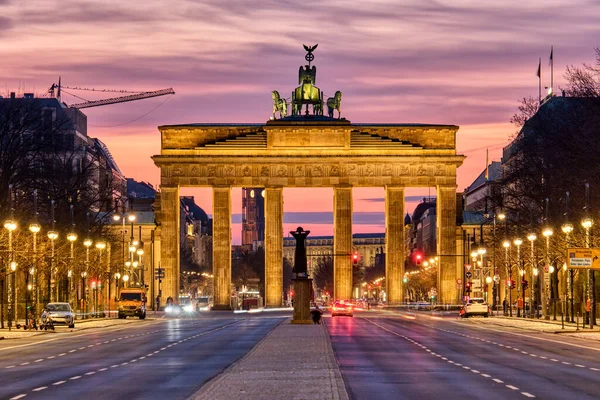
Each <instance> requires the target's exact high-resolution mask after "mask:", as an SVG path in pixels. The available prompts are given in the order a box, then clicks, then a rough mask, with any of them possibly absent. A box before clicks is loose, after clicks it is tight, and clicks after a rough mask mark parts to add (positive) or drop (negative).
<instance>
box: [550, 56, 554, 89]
mask: <svg viewBox="0 0 600 400" xmlns="http://www.w3.org/2000/svg"><path fill="white" fill-rule="evenodd" d="M550 94H551V95H554V46H550Z"/></svg>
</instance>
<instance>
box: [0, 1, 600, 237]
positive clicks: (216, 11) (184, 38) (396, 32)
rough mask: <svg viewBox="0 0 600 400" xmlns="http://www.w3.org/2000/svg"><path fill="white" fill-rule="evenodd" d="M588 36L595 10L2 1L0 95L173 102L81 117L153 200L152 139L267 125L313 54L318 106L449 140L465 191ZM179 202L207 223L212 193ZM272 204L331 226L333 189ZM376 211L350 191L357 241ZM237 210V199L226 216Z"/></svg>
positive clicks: (583, 58) (375, 201) (529, 4)
mask: <svg viewBox="0 0 600 400" xmlns="http://www.w3.org/2000/svg"><path fill="white" fill-rule="evenodd" d="M598 21H600V3H598V2H596V1H584V0H570V1H566V0H563V1H558V0H543V1H538V0H527V1H515V0H504V1H501V2H488V1H469V0H454V1H451V0H447V1H427V0H414V1H408V0H406V1H388V0H375V1H369V0H363V1H340V0H333V1H326V0H323V1H319V2H317V1H308V0H305V1H297V0H286V1H276V0H260V1H250V0H237V1H227V0H201V1H192V0H188V1H185V0H170V1H168V2H167V1H158V0H144V1H135V0H132V1H113V0H110V1H106V0H94V1H81V0H69V1H66V2H65V1H55V0H44V1H34V0H0V38H1V40H0V54H2V62H1V63H0V84H2V86H0V92H2V94H3V95H7V94H8V93H9V92H11V91H16V92H19V93H22V92H34V93H36V94H37V95H39V96H43V95H45V93H46V90H47V88H48V87H49V86H50V85H51V84H52V83H56V82H57V81H58V77H59V76H62V83H63V85H66V86H76V87H87V88H96V89H119V90H138V91H149V90H157V89H162V88H169V87H172V88H173V89H174V90H175V92H176V94H175V95H174V96H168V97H158V98H154V99H148V100H142V101H137V102H132V103H123V104H117V105H112V106H104V107H98V108H91V109H86V110H84V112H85V113H86V114H87V116H88V134H89V135H90V136H93V137H98V138H100V139H101V140H102V141H104V142H105V143H106V144H107V145H108V147H109V148H110V151H111V152H112V154H113V155H114V157H115V158H116V160H117V162H118V164H119V166H120V168H121V170H122V171H123V173H124V174H125V175H126V176H128V177H131V178H134V179H136V180H143V181H148V182H150V183H152V184H153V185H155V186H157V185H158V183H159V171H158V169H157V168H156V167H155V166H154V164H153V162H152V160H151V159H150V156H151V155H153V154H158V153H159V152H160V137H159V132H158V130H157V129H156V127H157V126H158V125H166V124H183V123H195V122H198V123H206V122H219V123H239V122H252V123H263V122H265V121H266V120H267V119H268V118H269V116H270V113H271V110H272V101H271V91H272V90H278V91H279V92H280V93H285V94H286V97H287V94H288V93H290V92H291V91H292V89H293V88H294V87H295V86H296V83H297V74H298V67H299V66H300V65H303V64H304V54H305V52H304V50H303V48H302V44H303V43H304V44H307V45H313V44H315V43H319V47H318V49H317V50H316V51H315V61H314V65H316V66H317V86H319V87H320V88H321V89H322V90H323V91H324V92H325V96H332V95H333V93H334V92H335V91H336V90H341V91H342V92H343V99H342V115H343V116H345V117H346V118H348V119H349V120H350V121H352V122H355V123H432V124H454V125H459V126H460V130H459V132H458V143H457V145H458V151H459V153H461V154H464V155H466V156H467V159H466V161H465V163H464V165H463V166H462V167H461V168H460V169H459V172H458V173H459V175H458V190H459V191H462V190H463V189H464V188H465V187H466V186H468V185H469V183H471V181H472V180H473V179H474V178H475V177H476V176H477V175H478V174H479V173H480V172H481V171H482V169H483V168H484V167H485V149H486V148H489V153H490V161H492V160H499V159H500V156H501V150H502V147H503V145H505V144H506V143H507V142H508V140H509V137H510V136H511V135H513V134H514V132H515V128H514V127H513V126H511V125H510V124H509V123H508V120H509V118H510V116H511V115H512V114H513V113H514V111H515V108H516V106H517V102H518V100H519V99H520V98H522V97H526V96H537V93H538V81H537V77H536V71H537V67H538V59H539V58H540V57H541V58H542V74H543V82H542V84H543V86H548V85H549V82H550V78H549V67H548V56H549V53H550V46H554V60H555V74H554V76H555V91H557V92H559V93H560V90H559V87H560V86H561V85H562V84H563V82H564V80H563V74H564V70H565V66H566V65H581V64H582V63H583V62H587V63H592V62H593V61H594V51H593V49H594V47H595V46H599V45H600V42H598V37H599V33H600V32H599V31H600V30H599V29H598V26H599V25H598ZM66 91H67V92H71V93H74V94H77V95H78V96H81V97H83V98H85V99H97V98H101V97H112V96H114V94H98V93H90V92H83V91H75V90H69V89H67V90H66ZM63 100H64V101H65V102H67V103H68V104H70V103H75V102H79V101H80V100H79V99H77V98H75V97H72V96H69V95H65V96H64V97H63ZM182 193H183V194H194V195H195V196H196V197H197V200H198V201H197V202H198V203H199V205H200V206H201V207H203V208H205V209H206V210H207V212H208V213H209V214H210V213H211V211H212V204H211V201H210V191H209V190H208V191H207V190H205V189H203V190H195V191H190V190H184V191H182ZM407 194H408V195H410V196H416V197H415V198H411V199H407V206H408V208H412V207H413V206H414V200H415V199H417V198H419V197H422V196H423V195H428V190H427V189H421V190H416V191H415V190H412V191H409V192H408V193H407ZM431 194H432V195H433V194H434V191H432V192H431ZM284 196H285V212H286V213H290V217H289V218H288V217H286V221H287V222H289V224H286V230H287V228H288V227H290V228H291V226H292V225H297V223H298V222H301V221H304V220H305V221H306V224H307V225H311V222H314V224H315V225H318V224H317V223H318V222H321V225H322V226H320V227H318V228H317V229H315V228H313V229H314V230H315V232H317V233H321V234H328V233H329V234H330V233H331V229H330V224H329V223H325V224H323V223H322V221H323V219H322V218H318V217H315V218H316V219H315V220H314V221H311V219H310V218H309V216H308V215H305V216H304V217H306V219H303V218H302V217H301V216H299V217H298V218H292V217H291V215H292V214H291V213H298V212H308V211H310V212H325V213H327V212H331V210H332V204H331V203H332V190H331V189H318V190H317V189H314V190H313V189H309V190H292V189H287V190H286V191H285V192H284ZM382 196H383V190H381V189H371V190H369V189H362V190H356V191H355V194H354V201H355V210H356V211H358V212H363V213H367V212H370V213H372V214H364V215H363V216H362V217H357V218H356V220H357V221H358V220H360V221H362V222H356V221H355V227H354V231H355V232H369V231H382V230H383V229H382V225H381V223H382V219H381V218H382V215H381V212H382V211H383V203H382V202H381V198H382ZM408 200H411V201H408ZM240 209H241V205H240V201H239V190H236V191H234V203H233V211H234V213H239V212H240ZM365 218H366V219H365ZM235 221H236V219H235V217H234V222H235ZM288 225H289V226H288ZM305 228H307V227H305ZM233 236H234V241H236V240H237V239H236V238H238V237H239V233H238V232H237V228H234V232H233Z"/></svg>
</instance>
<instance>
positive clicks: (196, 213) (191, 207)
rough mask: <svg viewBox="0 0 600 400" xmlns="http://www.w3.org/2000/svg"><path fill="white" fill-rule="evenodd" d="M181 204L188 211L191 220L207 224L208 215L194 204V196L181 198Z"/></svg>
mask: <svg viewBox="0 0 600 400" xmlns="http://www.w3.org/2000/svg"><path fill="white" fill-rule="evenodd" d="M180 200H181V203H182V204H183V205H184V206H185V207H187V209H188V211H189V212H190V213H191V214H192V217H193V219H195V220H200V221H202V222H204V223H207V224H208V221H209V218H208V215H207V214H206V213H205V212H204V210H203V209H202V208H200V207H199V206H198V205H197V204H196V203H195V202H194V196H181V197H180Z"/></svg>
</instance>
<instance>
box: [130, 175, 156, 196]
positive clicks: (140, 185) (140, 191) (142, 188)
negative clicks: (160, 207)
mask: <svg viewBox="0 0 600 400" xmlns="http://www.w3.org/2000/svg"><path fill="white" fill-rule="evenodd" d="M127 197H130V198H135V199H154V198H156V190H154V187H153V186H152V185H151V184H149V183H147V182H138V181H136V180H135V179H132V178H127Z"/></svg>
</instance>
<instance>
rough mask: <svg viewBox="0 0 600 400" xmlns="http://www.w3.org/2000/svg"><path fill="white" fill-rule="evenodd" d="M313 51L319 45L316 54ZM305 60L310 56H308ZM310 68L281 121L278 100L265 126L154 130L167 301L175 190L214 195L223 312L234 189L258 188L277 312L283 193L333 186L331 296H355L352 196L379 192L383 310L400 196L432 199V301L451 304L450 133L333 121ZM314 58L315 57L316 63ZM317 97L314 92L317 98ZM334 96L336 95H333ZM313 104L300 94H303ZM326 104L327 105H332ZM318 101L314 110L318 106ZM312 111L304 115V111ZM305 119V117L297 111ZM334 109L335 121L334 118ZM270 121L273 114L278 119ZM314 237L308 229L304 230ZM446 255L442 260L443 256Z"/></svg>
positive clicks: (174, 280)
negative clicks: (358, 190)
mask: <svg viewBox="0 0 600 400" xmlns="http://www.w3.org/2000/svg"><path fill="white" fill-rule="evenodd" d="M315 47H316V46H315ZM307 50H309V54H308V55H311V56H312V54H311V50H314V47H313V48H307ZM308 55H307V58H306V59H307V61H309V65H307V66H305V71H304V74H305V75H304V77H303V76H302V74H303V70H302V68H301V69H300V71H301V72H300V83H302V86H301V87H300V88H302V89H303V90H300V91H298V89H296V91H295V92H294V93H293V94H292V115H291V116H287V115H286V114H287V112H286V110H283V108H287V104H286V105H285V107H282V103H281V101H285V100H283V99H280V98H279V95H278V94H277V96H275V93H277V92H274V96H273V98H274V101H275V111H278V112H279V114H280V118H279V119H274V118H273V119H271V120H269V121H268V122H266V123H264V124H189V125H168V126H160V127H159V130H160V133H161V153H160V155H155V156H154V157H153V160H154V162H155V164H156V165H157V166H158V167H160V170H161V185H160V209H159V210H157V221H158V222H159V224H160V238H161V266H162V268H164V269H165V275H166V277H165V279H164V281H163V298H166V297H168V296H172V297H173V298H175V299H176V298H177V296H178V294H179V276H180V274H179V271H180V266H179V245H180V243H179V241H180V233H179V232H180V226H179V224H180V216H179V189H180V187H211V188H212V191H213V213H212V214H213V275H214V292H213V294H214V308H215V309H229V307H230V299H231V189H232V187H236V186H237V187H264V191H265V192H264V193H265V243H264V246H265V305H266V306H267V307H279V306H281V303H282V293H283V236H284V234H283V202H284V198H283V188H285V187H296V188H300V187H302V188H308V187H332V188H333V192H334V196H333V204H334V207H333V209H334V216H333V218H334V249H333V253H334V255H335V257H334V292H333V296H334V298H336V299H351V298H352V287H353V286H352V259H351V254H352V189H353V188H354V187H384V188H385V232H386V251H385V252H386V280H385V282H386V293H387V299H388V304H389V305H394V304H399V303H402V302H403V301H404V291H403V283H402V278H403V275H404V263H405V245H404V214H405V208H404V190H405V188H407V187H435V188H436V191H437V203H436V204H437V205H436V215H437V216H436V218H437V254H438V256H439V260H440V262H439V267H438V268H439V271H438V285H437V290H438V298H439V301H441V302H444V303H456V302H458V300H459V297H458V296H459V293H458V289H457V287H456V279H457V278H458V277H461V276H462V272H461V269H460V263H458V262H457V258H456V257H455V254H457V251H456V170H457V168H458V167H459V166H460V165H461V164H462V162H463V159H464V156H462V155H457V153H456V132H457V131H458V127H457V126H454V125H428V124H353V123H351V122H350V121H348V120H346V119H344V118H340V117H339V110H340V99H341V93H340V92H337V93H336V96H335V97H333V98H330V99H329V100H327V106H328V108H329V116H324V115H323V112H322V111H323V99H322V98H323V95H322V92H320V90H319V89H318V88H316V87H314V86H313V87H314V88H315V89H317V90H316V91H312V93H313V94H315V95H314V96H312V97H311V96H310V94H311V91H310V90H304V89H305V88H304V86H305V85H306V84H309V85H314V83H315V77H314V76H315V74H314V73H315V72H316V70H315V67H314V66H313V67H312V72H313V74H312V75H310V72H309V74H308V78H307V75H306V71H307V70H308V71H311V69H310V61H312V59H310V60H309V58H308ZM313 58H314V56H313ZM316 92H320V93H319V94H316ZM338 93H339V97H338ZM307 94H308V95H309V96H306V95H307ZM330 100H331V101H330ZM319 102H320V104H319ZM310 106H312V113H310V114H309V107H310ZM304 107H305V108H306V113H303V108H304ZM335 110H337V111H338V118H334V117H333V111H335ZM274 116H275V112H274ZM308 228H309V229H310V227H308ZM445 255H447V256H445Z"/></svg>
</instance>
